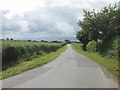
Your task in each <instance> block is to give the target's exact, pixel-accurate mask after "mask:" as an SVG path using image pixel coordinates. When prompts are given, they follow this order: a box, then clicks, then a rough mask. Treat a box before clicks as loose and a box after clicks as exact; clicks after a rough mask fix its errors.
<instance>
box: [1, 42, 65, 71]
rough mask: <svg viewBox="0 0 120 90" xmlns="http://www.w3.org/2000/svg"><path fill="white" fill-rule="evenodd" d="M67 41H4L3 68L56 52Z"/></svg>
mask: <svg viewBox="0 0 120 90" xmlns="http://www.w3.org/2000/svg"><path fill="white" fill-rule="evenodd" d="M64 45H66V43H48V42H28V41H9V40H5V41H2V69H3V70H6V69H7V68H9V67H11V66H15V65H16V64H19V63H21V62H24V61H30V60H32V59H33V58H37V57H38V56H43V55H45V54H48V53H50V52H54V51H56V50H58V49H59V48H61V47H63V46H64Z"/></svg>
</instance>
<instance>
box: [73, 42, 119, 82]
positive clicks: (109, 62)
mask: <svg viewBox="0 0 120 90" xmlns="http://www.w3.org/2000/svg"><path fill="white" fill-rule="evenodd" d="M80 46H81V45H80V44H74V43H73V44H72V48H73V49H74V50H75V51H77V52H78V53H81V54H83V55H85V56H87V57H89V58H90V59H92V60H93V61H95V62H96V63H98V64H100V65H102V66H104V67H105V68H106V69H107V70H108V71H109V72H110V73H111V74H113V75H114V76H115V77H116V79H118V80H120V77H119V78H118V71H116V70H115V69H118V60H115V59H114V58H108V57H102V56H101V55H100V54H99V53H97V52H87V51H82V50H81V48H80ZM119 63H120V62H119Z"/></svg>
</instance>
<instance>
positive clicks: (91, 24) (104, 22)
mask: <svg viewBox="0 0 120 90" xmlns="http://www.w3.org/2000/svg"><path fill="white" fill-rule="evenodd" d="M83 11H84V19H83V20H80V21H79V22H78V25H79V26H80V27H81V28H82V30H81V31H78V32H77V34H76V38H77V39H78V40H80V41H81V43H83V45H86V44H87V43H88V42H89V41H91V40H95V41H98V40H99V41H101V42H105V41H106V40H109V39H111V38H113V37H116V36H117V35H120V9H118V8H117V4H115V5H114V6H112V5H109V6H108V7H104V8H103V9H102V10H100V11H99V12H96V11H95V9H93V11H86V10H83Z"/></svg>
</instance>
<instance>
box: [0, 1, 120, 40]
mask: <svg viewBox="0 0 120 90" xmlns="http://www.w3.org/2000/svg"><path fill="white" fill-rule="evenodd" d="M118 1H119V0H2V1H1V3H0V28H1V27H2V28H1V29H2V34H0V38H4V39H5V38H13V39H19V40H28V39H31V40H50V41H51V40H65V39H69V40H75V34H76V32H77V31H78V30H80V28H79V27H78V24H77V23H78V20H82V19H83V9H85V10H93V9H95V10H97V11H99V10H100V9H102V8H103V7H104V6H108V5H109V4H112V5H113V4H114V3H117V2H118ZM1 21H2V22H1ZM0 31H1V30H0Z"/></svg>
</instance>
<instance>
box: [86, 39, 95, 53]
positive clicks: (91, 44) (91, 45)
mask: <svg viewBox="0 0 120 90" xmlns="http://www.w3.org/2000/svg"><path fill="white" fill-rule="evenodd" d="M87 51H89V52H96V51H97V42H96V41H94V40H92V41H90V42H89V43H88V44H87Z"/></svg>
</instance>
